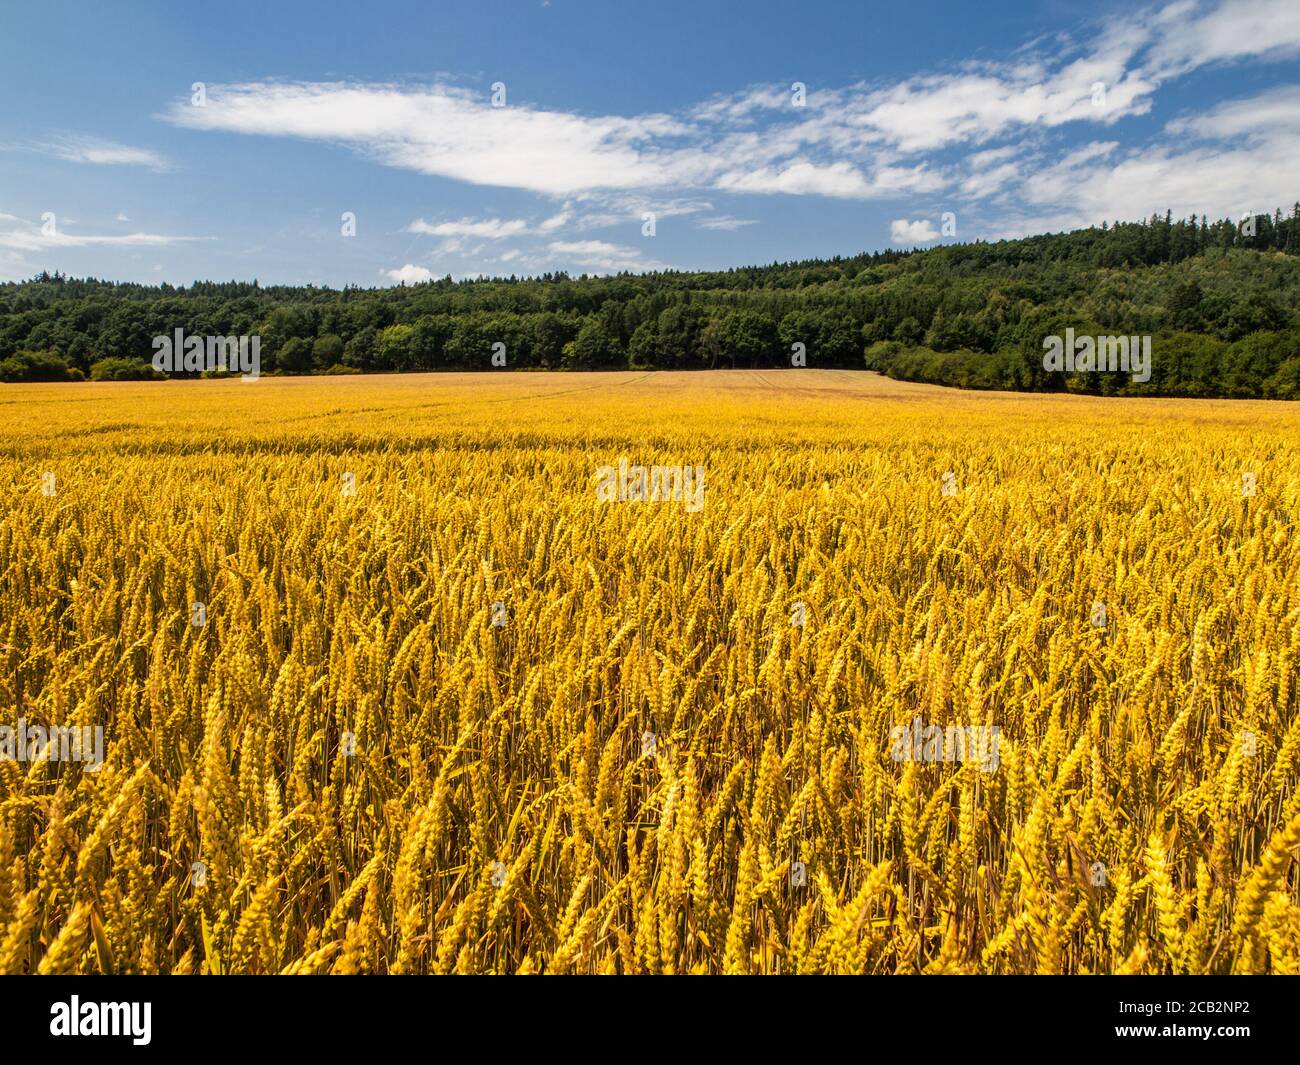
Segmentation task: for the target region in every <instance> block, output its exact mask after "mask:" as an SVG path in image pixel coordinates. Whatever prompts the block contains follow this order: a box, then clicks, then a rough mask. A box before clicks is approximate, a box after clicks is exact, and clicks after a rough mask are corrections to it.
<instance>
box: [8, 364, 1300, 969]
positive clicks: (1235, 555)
mask: <svg viewBox="0 0 1300 1065" xmlns="http://www.w3.org/2000/svg"><path fill="white" fill-rule="evenodd" d="M0 401H2V402H3V403H4V405H5V409H6V426H7V427H6V428H5V429H4V430H3V431H2V432H0V492H3V495H4V510H3V517H2V518H0V659H2V661H3V671H2V672H0V725H8V726H13V725H15V724H16V723H17V722H18V721H19V719H22V720H24V721H25V722H26V723H27V724H29V725H31V724H39V725H41V726H45V727H50V726H72V725H76V726H92V727H93V726H102V727H103V729H104V751H103V753H104V758H103V765H102V768H100V769H98V770H97V771H92V770H91V768H90V766H89V765H88V764H86V763H85V762H79V761H77V760H75V759H56V758H55V757H54V755H55V752H54V751H53V749H51V750H47V751H43V752H39V753H38V754H37V757H36V760H35V761H29V760H23V761H18V760H0V970H3V971H5V972H32V973H35V972H42V973H44V972H99V971H105V972H177V973H186V972H210V973H227V972H262V973H278V972H286V973H324V972H336V973H344V972H360V973H386V972H412V973H429V972H447V973H450V972H581V973H628V972H654V973H705V972H734V973H774V972H795V971H803V972H854V973H859V972H868V973H896V972H899V973H917V972H952V973H961V972H1024V973H1033V972H1042V973H1057V972H1070V973H1084V972H1191V973H1202V972H1269V971H1272V972H1292V973H1294V972H1297V971H1300V905H1297V890H1298V886H1297V862H1296V858H1297V851H1298V850H1300V791H1298V789H1297V772H1298V770H1297V763H1298V754H1297V752H1300V714H1298V713H1297V696H1296V688H1297V685H1296V681H1295V672H1296V668H1297V663H1300V547H1298V546H1297V545H1298V542H1300V541H1298V538H1297V532H1296V524H1295V518H1296V517H1297V515H1300V473H1298V472H1297V471H1298V469H1300V467H1298V465H1297V460H1298V459H1300V413H1297V411H1296V409H1295V408H1294V407H1292V406H1288V405H1284V404H1269V403H1253V402H1250V403H1229V402H1192V401H1142V400H1095V399H1086V398H1081V397H1068V396H1056V397H1051V396H1034V397H1026V396H1010V395H1001V394H989V395H973V394H955V393H950V392H946V391H943V390H939V389H933V388H928V387H925V386H917V385H904V384H898V383H894V382H889V381H885V380H881V379H878V378H875V377H874V376H869V375H863V374H852V373H846V372H834V371H785V372H759V373H743V372H734V373H719V374H684V375H671V374H649V375H635V374H609V375H576V374H575V375H553V376H541V375H513V376H501V377H488V376H486V375H482V376H461V375H441V376H428V377H413V378H400V377H382V378H364V379H355V378H353V379H349V378H339V379H311V380H307V379H300V380H291V379H279V380H277V379H270V378H268V379H264V380H262V381H259V382H256V383H255V384H243V383H239V382H215V381H214V382H173V383H163V384H85V385H78V386H42V385H32V386H10V387H7V388H6V389H5V390H4V392H3V393H0ZM620 459H627V460H628V461H630V462H631V463H641V464H644V465H647V466H649V465H652V464H664V465H680V466H695V465H700V466H703V467H704V469H705V472H706V481H705V489H704V491H705V496H704V506H703V507H702V509H699V510H694V511H693V510H691V509H689V508H688V507H686V506H684V505H683V503H682V502H680V501H679V502H674V501H671V500H667V501H647V502H639V503H638V502H627V503H601V502H599V501H598V500H597V495H596V485H597V470H598V468H599V467H601V466H614V465H617V463H618V462H619V460H620ZM949 474H950V475H951V476H945V475H949ZM1243 474H1252V475H1253V482H1252V483H1253V484H1254V485H1256V489H1255V491H1254V493H1253V494H1250V493H1249V492H1247V491H1245V490H1244V485H1245V484H1246V480H1249V479H1246V480H1243ZM200 605H201V609H199V606H200ZM1098 605H1100V606H1101V607H1102V610H1101V611H1100V612H1099V611H1098V610H1097V606H1098ZM916 719H920V720H921V722H923V723H924V724H925V725H927V726H928V725H931V724H933V725H937V726H940V727H941V728H943V729H947V730H949V731H948V732H947V735H952V734H953V732H954V731H955V732H957V734H958V735H959V736H961V735H966V736H971V737H974V736H976V735H983V733H979V731H978V730H980V729H992V728H996V729H997V730H998V732H999V736H1000V748H999V751H998V753H999V757H998V759H997V762H996V764H995V765H992V766H990V765H987V764H985V765H981V764H978V763H977V762H975V761H973V760H972V759H970V758H966V759H965V760H964V761H962V760H956V759H954V760H948V761H944V760H937V761H934V760H929V761H925V760H916V759H906V760H903V761H899V760H898V758H897V756H896V752H894V751H891V742H892V741H891V737H897V736H899V735H903V736H906V735H908V732H907V730H909V729H911V728H912V723H913V722H914V721H915V720H916ZM961 730H966V731H965V732H962V731H961ZM972 742H973V741H972ZM24 753H25V754H26V753H27V752H24Z"/></svg>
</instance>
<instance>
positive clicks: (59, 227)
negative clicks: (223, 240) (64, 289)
mask: <svg viewBox="0 0 1300 1065" xmlns="http://www.w3.org/2000/svg"><path fill="white" fill-rule="evenodd" d="M0 222H3V223H15V222H16V223H18V224H17V225H12V224H11V225H9V226H8V228H4V229H0V248H13V249H15V250H17V251H45V250H47V249H50V248H88V247H95V246H98V245H103V246H109V247H162V246H166V245H168V244H177V243H182V242H186V241H194V240H202V239H203V238H202V237H185V236H172V235H169V234H164V233H119V234H113V235H95V234H90V233H69V232H67V230H66V229H65V228H64V226H66V225H68V224H69V223H67V222H63V223H60V222H59V220H58V219H57V218H51V219H45V220H42V221H40V222H31V221H26V220H24V219H21V218H18V217H16V216H14V215H9V214H0Z"/></svg>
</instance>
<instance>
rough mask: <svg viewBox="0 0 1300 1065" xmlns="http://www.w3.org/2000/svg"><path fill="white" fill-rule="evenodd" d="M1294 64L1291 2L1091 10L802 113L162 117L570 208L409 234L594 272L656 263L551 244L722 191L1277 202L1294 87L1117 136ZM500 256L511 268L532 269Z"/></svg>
mask: <svg viewBox="0 0 1300 1065" xmlns="http://www.w3.org/2000/svg"><path fill="white" fill-rule="evenodd" d="M1294 55H1300V0H1217V2H1216V0H1175V2H1173V3H1168V4H1165V5H1164V6H1154V7H1146V8H1141V9H1137V10H1131V11H1126V12H1124V13H1122V14H1118V15H1114V16H1111V17H1108V18H1105V19H1102V20H1101V21H1099V22H1097V23H1094V24H1092V25H1090V26H1087V27H1084V28H1083V29H1082V30H1081V31H1080V32H1079V33H1078V34H1077V36H1076V37H1075V39H1070V38H1068V37H1064V36H1059V37H1054V38H1052V39H1040V40H1035V41H1031V42H1029V43H1028V44H1026V45H1025V46H1023V47H1022V48H1020V49H1018V50H1017V51H1016V52H1014V53H1012V54H1011V55H1009V56H1007V57H1005V58H1003V59H1001V60H989V59H985V58H981V59H979V60H978V61H974V60H972V61H968V62H964V63H959V64H957V65H955V66H954V67H952V68H951V69H948V70H944V71H938V72H935V71H930V72H922V73H920V74H918V75H916V76H913V77H909V78H906V79H903V80H899V81H894V82H892V83H891V82H888V81H878V82H872V83H867V82H862V83H858V84H854V85H848V86H843V87H839V88H835V87H830V88H825V87H823V88H817V89H816V90H814V91H809V92H808V94H807V99H806V106H805V107H795V106H793V103H792V99H791V91H790V86H789V84H788V83H781V84H767V85H758V86H752V87H749V88H745V89H742V90H741V91H739V92H736V93H734V94H731V95H725V96H719V97H714V98H712V99H709V100H706V101H703V102H701V103H699V104H697V105H696V106H694V107H686V108H683V109H682V110H681V111H680V112H679V113H677V114H658V113H647V114H639V115H586V114H577V113H571V112H565V111H560V110H554V109H546V108H542V107H534V106H526V105H519V104H515V103H511V105H510V106H508V107H504V108H494V107H491V106H490V103H489V99H488V94H487V93H486V92H471V91H469V90H466V89H463V88H459V87H455V86H450V85H446V84H433V85H427V84H425V85H411V84H397V83H382V84H374V83H355V82H287V83H286V82H274V81H262V82H245V83H242V84H234V85H212V84H209V86H208V92H207V106H205V107H193V106H190V105H189V103H188V101H178V102H177V103H175V104H173V105H172V106H171V107H170V108H169V109H168V110H167V112H166V114H165V115H164V117H165V118H166V119H167V120H168V121H170V122H172V123H174V124H176V125H180V126H185V127H188V128H193V129H200V130H216V131H227V132H237V133H244V134H250V135H263V136H274V137H298V138H305V139H311V140H317V141H325V142H332V143H337V144H340V145H346V146H348V147H351V148H353V149H355V150H357V151H360V152H363V153H365V154H366V155H367V156H369V157H370V158H372V159H374V160H376V161H377V162H379V163H381V164H383V165H386V166H392V167H398V168H402V169H407V170H413V171H417V172H419V173H423V174H429V175H435V176H439V177H444V178H449V179H452V180H457V181H462V182H466V183H470V184H474V185H481V186H497V187H504V188H515V189H522V190H527V191H531V192H534V193H538V194H541V195H543V196H545V197H549V198H552V199H553V200H556V201H559V202H560V203H561V206H560V207H559V209H558V210H556V211H554V212H553V213H551V214H550V215H549V216H545V217H543V219H542V220H541V221H528V220H524V219H517V218H515V219H510V218H504V219H503V218H480V219H473V218H463V219H459V220H447V221H442V222H426V221H425V220H424V219H418V220H417V221H416V222H413V223H412V224H411V226H410V227H409V228H410V231H411V232H413V233H419V234H425V235H429V236H434V237H437V238H439V239H440V240H441V241H442V242H443V243H442V244H441V246H440V247H439V248H437V249H436V250H437V251H439V252H443V253H448V254H450V253H455V252H459V253H468V251H469V250H470V249H471V248H474V247H481V246H478V245H471V244H470V243H469V242H471V241H481V242H500V241H504V240H507V239H515V238H532V239H534V240H536V241H538V242H539V243H538V245H537V247H539V248H540V247H543V246H545V247H547V250H548V252H549V254H551V255H556V254H565V255H568V256H569V257H570V258H571V259H575V261H576V257H579V256H586V257H587V258H588V260H589V265H592V266H595V267H597V268H600V269H606V270H617V269H633V268H638V267H639V268H654V267H651V266H649V262H648V260H643V259H639V258H638V257H637V256H636V255H635V254H634V253H631V252H630V249H628V248H627V247H626V246H623V245H617V244H612V243H609V242H605V241H579V240H572V241H553V242H551V243H550V244H549V245H543V243H542V242H544V241H545V240H547V239H549V238H550V237H552V236H558V235H559V234H561V233H566V234H570V235H576V234H579V233H582V232H583V231H586V230H590V229H596V228H601V227H613V226H622V225H626V226H628V227H629V228H628V232H629V233H632V232H635V229H634V228H633V227H636V226H639V225H640V223H641V216H642V215H643V214H644V213H645V212H647V211H650V212H654V213H655V214H656V216H657V217H658V218H659V219H663V218H665V217H669V216H670V215H671V214H672V213H681V214H692V213H698V214H704V213H706V212H713V211H714V208H713V205H712V204H711V203H710V202H708V200H707V199H706V198H705V197H708V196H710V195H711V194H714V193H729V194H762V195H796V196H823V197H830V198H837V199H854V200H866V199H882V198H901V197H905V196H909V195H925V196H927V198H928V199H929V200H930V202H931V203H933V197H934V196H935V195H936V194H943V195H945V196H947V197H951V198H952V200H953V201H955V202H957V203H959V204H965V203H970V202H972V201H975V202H981V203H983V204H985V205H986V207H987V208H988V209H987V210H985V211H983V217H984V218H986V219H991V220H993V221H992V224H993V225H995V226H1000V227H1002V229H1004V230H1010V229H1015V228H1016V227H1019V226H1022V225H1030V224H1034V223H1042V224H1048V223H1050V224H1051V225H1053V226H1057V227H1063V226H1066V225H1070V224H1076V225H1087V224H1092V223H1095V222H1099V221H1101V220H1102V219H1105V218H1115V217H1143V216H1145V215H1148V214H1150V213H1151V211H1153V210H1160V211H1163V210H1164V209H1165V208H1166V207H1168V208H1170V209H1172V210H1174V211H1175V213H1178V212H1187V213H1190V212H1191V211H1196V212H1197V213H1201V212H1203V211H1206V210H1209V211H1211V212H1224V213H1226V212H1228V211H1230V210H1231V211H1236V210H1238V209H1242V210H1244V209H1248V206H1245V205H1250V204H1253V205H1257V206H1258V209H1261V210H1262V209H1265V208H1266V207H1267V206H1268V205H1269V204H1277V203H1288V202H1290V201H1291V200H1292V199H1294V188H1293V185H1294V181H1293V179H1292V178H1291V175H1293V174H1294V173H1296V172H1297V165H1296V164H1297V160H1298V159H1300V151H1298V150H1297V141H1298V140H1300V134H1297V131H1296V128H1295V125H1294V124H1293V123H1292V122H1291V116H1292V115H1293V114H1294V113H1295V112H1296V111H1297V110H1300V89H1295V88H1288V89H1285V90H1283V89H1278V90H1272V91H1270V92H1269V93H1264V94H1260V95H1259V96H1257V97H1255V98H1253V99H1251V100H1244V101H1237V102H1234V103H1231V104H1225V105H1222V106H1220V107H1218V108H1216V109H1214V110H1213V111H1211V112H1208V113H1206V114H1203V115H1200V116H1189V117H1185V118H1183V119H1180V120H1179V121H1177V122H1174V123H1170V124H1169V125H1168V126H1167V128H1166V130H1165V131H1164V132H1163V133H1162V134H1157V135H1156V136H1155V137H1154V139H1152V140H1150V141H1149V142H1148V143H1146V144H1144V145H1143V146H1141V147H1140V148H1139V147H1135V146H1132V143H1131V142H1129V144H1130V146H1128V147H1121V146H1120V145H1121V144H1124V143H1125V138H1122V137H1121V136H1120V135H1119V132H1118V128H1117V127H1119V126H1120V124H1121V123H1122V122H1123V121H1124V120H1125V119H1130V118H1133V117H1134V116H1140V115H1144V114H1147V113H1149V111H1150V110H1151V108H1152V106H1153V100H1154V99H1155V97H1156V94H1157V93H1158V92H1159V91H1160V90H1161V88H1162V86H1163V85H1164V84H1166V83H1167V82H1168V81H1170V80H1171V79H1174V78H1177V77H1181V76H1183V75H1185V74H1186V73H1188V72H1189V71H1191V70H1194V69H1197V68H1200V67H1205V66H1207V65H1212V64H1217V63H1224V62H1230V61H1234V60H1240V59H1243V58H1246V57H1254V58H1257V59H1260V60H1264V61H1267V60H1278V59H1285V58H1288V57H1291V56H1294ZM1098 83H1100V85H1101V86H1102V88H1103V90H1104V91H1102V92H1101V93H1100V94H1099V93H1098V92H1097V91H1096V90H1095V86H1097V85H1098ZM1067 126H1074V127H1075V128H1076V129H1084V130H1089V129H1091V130H1093V131H1096V136H1095V139H1094V141H1093V143H1091V144H1088V145H1085V147H1084V148H1083V149H1081V150H1076V151H1072V152H1071V153H1069V154H1066V155H1064V157H1062V155H1061V153H1060V151H1059V149H1058V150H1057V154H1056V155H1055V156H1053V155H1051V154H1049V153H1051V152H1052V151H1053V150H1054V146H1056V145H1059V144H1061V143H1062V141H1063V140H1064V138H1063V137H1061V136H1060V135H1059V133H1060V131H1062V130H1063V129H1064V128H1065V127H1067ZM1265 130H1267V131H1268V135H1267V136H1264V135H1263V133H1262V131H1265ZM1103 131H1104V132H1103ZM1012 138H1014V139H1015V143H1014V144H1008V143H1007V141H1008V140H1011V139H1012ZM1103 138H1105V139H1103ZM1198 138H1199V139H1200V140H1201V141H1202V142H1208V141H1214V142H1216V143H1214V144H1213V146H1211V145H1210V144H1209V143H1197V139H1198ZM119 147H121V146H119ZM108 155H109V156H111V155H112V153H111V152H109V153H108ZM900 213H901V212H900ZM696 224H697V225H698V226H699V227H700V228H704V229H713V230H721V231H726V230H729V229H735V228H738V227H739V226H742V225H745V224H748V220H746V219H739V218H734V217H733V216H731V215H725V214H724V215H720V216H715V217H711V218H704V219H702V220H700V221H698V222H697V223H696ZM937 235H938V234H937V233H935V232H934V229H933V226H932V225H931V224H930V223H929V222H927V221H924V220H919V221H916V222H910V221H908V220H907V219H906V218H902V219H898V220H896V221H895V222H894V223H893V225H891V239H893V240H894V241H895V243H923V242H927V241H930V240H934V239H935V238H936V237H937ZM557 247H562V248H566V249H567V250H566V251H564V252H558V251H557V250H556V249H557ZM510 250H511V251H514V252H517V253H518V255H519V260H518V261H521V262H525V263H532V262H535V261H539V260H537V259H535V258H534V257H533V253H528V252H522V251H519V249H510ZM500 261H507V260H504V259H501V260H500ZM510 261H516V260H510ZM408 265H409V264H408ZM402 269H403V270H405V269H406V267H403V268H402Z"/></svg>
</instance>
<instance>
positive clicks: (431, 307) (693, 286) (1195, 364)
mask: <svg viewBox="0 0 1300 1065" xmlns="http://www.w3.org/2000/svg"><path fill="white" fill-rule="evenodd" d="M1067 328H1072V329H1073V330H1074V331H1075V333H1077V334H1096V335H1102V334H1133V335H1144V336H1150V337H1151V338H1152V352H1153V355H1152V372H1151V375H1150V378H1149V380H1146V381H1135V380H1133V378H1132V376H1131V375H1128V374H1121V373H1106V372H1098V371H1086V372H1084V371H1078V372H1072V373H1049V372H1047V371H1045V370H1044V369H1043V344H1044V338H1046V337H1049V336H1052V335H1061V334H1063V333H1064V331H1065V330H1066V329H1067ZM177 329H183V330H184V331H185V333H186V334H189V335H200V336H250V335H255V336H260V338H261V360H262V361H261V372H262V373H263V374H268V373H269V374H313V373H316V374H341V373H413V372H423V371H436V370H479V369H481V370H495V371H496V372H501V369H500V367H501V365H502V363H504V366H505V368H506V369H550V370H578V369H581V370H599V369H664V370H690V369H709V368H745V367H750V368H753V367H780V366H787V367H788V366H791V365H792V364H795V365H797V364H798V363H799V362H800V361H802V360H801V359H797V358H794V357H793V354H792V353H793V352H795V351H796V350H800V349H798V348H797V347H796V346H797V345H802V349H801V350H802V351H803V353H804V356H803V358H805V359H806V365H808V366H811V367H834V368H846V369H864V368H865V369H871V370H877V371H879V372H881V373H884V374H887V375H889V376H891V377H897V378H901V379H906V380H915V381H926V382H932V383H937V384H946V385H955V386H959V387H964V388H984V389H1010V390H1020V391H1064V390H1068V391H1073V392H1083V393H1096V394H1115V395H1164V396H1222V397H1240V398H1246V397H1264V398H1276V399H1292V398H1300V203H1296V204H1295V205H1294V207H1293V209H1292V211H1291V212H1290V214H1289V215H1284V213H1283V212H1282V210H1281V209H1278V210H1277V211H1275V212H1274V213H1273V214H1271V215H1270V214H1260V215H1255V216H1253V217H1251V218H1247V219H1243V220H1241V221H1238V222H1233V221H1230V220H1226V219H1221V220H1219V221H1216V222H1210V221H1209V220H1208V219H1206V218H1199V219H1198V218H1197V217H1196V216H1195V215H1193V216H1192V217H1190V218H1186V219H1180V220H1177V221H1175V220H1173V219H1172V218H1171V217H1170V215H1169V213H1168V212H1167V213H1166V214H1165V215H1164V216H1163V217H1162V216H1159V215H1154V216H1152V217H1151V218H1150V219H1147V220H1145V221H1142V222H1115V223H1105V224H1102V225H1101V226H1097V227H1093V228H1089V229H1083V230H1076V231H1074V232H1070V233H1062V234H1052V235H1043V236H1034V237H1027V238H1022V239H1017V240H1004V241H998V242H975V243H966V244H946V245H941V246H938V247H932V248H928V249H925V250H912V251H882V252H874V253H864V254H860V255H853V256H848V257H836V258H832V259H823V260H807V261H799V262H786V263H773V264H771V265H768V266H751V267H742V268H736V269H731V270H726V271H711V272H694V273H692V272H683V271H663V272H657V273H647V274H618V275H611V276H586V275H582V276H578V277H571V276H569V275H567V274H564V273H553V274H544V275H541V276H538V277H531V278H519V277H502V278H492V279H479V280H471V281H453V280H452V279H451V278H450V277H447V278H444V279H441V280H435V281H430V282H427V283H423V284H417V285H409V286H408V285H402V286H397V287H388V288H360V287H346V288H343V289H331V288H318V287H314V286H262V285H260V284H259V283H258V282H257V281H251V282H238V281H230V282H211V281H196V282H195V283H193V284H192V285H189V286H183V287H175V286H172V285H168V284H162V285H157V286H147V285H139V284H126V283H114V282H110V281H102V280H95V279H90V278H87V279H74V278H71V277H67V276H65V275H63V274H60V273H55V274H49V273H43V274H40V275H39V276H37V277H34V278H32V279H31V280H29V281H23V282H11V283H6V284H3V285H0V380H2V381H9V382H14V381H59V380H68V381H74V380H84V379H92V380H122V379H147V378H150V377H155V376H161V375H159V374H158V373H157V371H155V370H154V369H153V366H152V364H151V358H152V354H153V350H154V349H153V345H152V341H153V338H154V337H155V336H160V335H170V334H172V333H173V332H174V331H175V330H177ZM502 345H503V346H504V347H502ZM494 351H495V352H496V353H497V355H498V358H497V359H496V360H495V361H494V359H493V353H494ZM173 376H176V375H173Z"/></svg>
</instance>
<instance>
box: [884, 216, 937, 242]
mask: <svg viewBox="0 0 1300 1065" xmlns="http://www.w3.org/2000/svg"><path fill="white" fill-rule="evenodd" d="M938 239H939V231H938V230H937V229H935V228H934V226H933V225H931V224H930V220H929V219H928V218H918V219H917V220H916V221H915V222H909V221H908V220H907V219H906V218H895V219H894V220H893V221H892V222H890V223H889V240H890V242H891V243H893V244H928V243H929V242H930V241H932V240H938Z"/></svg>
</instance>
